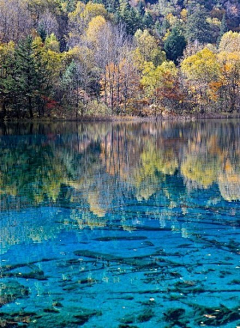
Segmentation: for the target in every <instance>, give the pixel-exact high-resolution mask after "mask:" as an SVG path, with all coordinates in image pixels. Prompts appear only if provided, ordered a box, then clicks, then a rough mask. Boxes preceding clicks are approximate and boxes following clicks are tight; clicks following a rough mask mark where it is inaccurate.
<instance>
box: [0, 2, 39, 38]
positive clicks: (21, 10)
mask: <svg viewBox="0 0 240 328" xmlns="http://www.w3.org/2000/svg"><path fill="white" fill-rule="evenodd" d="M32 27H33V21H32V18H31V15H30V12H29V10H28V0H0V41H1V42H9V41H14V42H18V41H19V40H20V39H21V38H23V37H25V36H26V35H28V34H29V33H30V30H31V28H32Z"/></svg>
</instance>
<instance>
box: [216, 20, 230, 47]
mask: <svg viewBox="0 0 240 328" xmlns="http://www.w3.org/2000/svg"><path fill="white" fill-rule="evenodd" d="M227 31H228V27H227V22H226V15H225V14H224V15H223V18H222V21H221V26H220V31H219V36H218V38H217V44H218V45H219V43H220V41H221V38H222V36H223V34H225V33H226V32H227Z"/></svg>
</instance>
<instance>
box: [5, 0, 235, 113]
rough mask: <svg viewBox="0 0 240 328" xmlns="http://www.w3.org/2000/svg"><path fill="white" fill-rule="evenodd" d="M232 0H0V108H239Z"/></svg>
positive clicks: (83, 110) (46, 110)
mask: <svg viewBox="0 0 240 328" xmlns="http://www.w3.org/2000/svg"><path fill="white" fill-rule="evenodd" d="M239 13H240V5H239V2H238V1H237V0H232V1H225V0H211V1H201V0H198V1H194V0H193V1H187V0H181V1H180V0H170V1H166V0H158V1H155V0H149V1H148V2H143V1H141V0H140V1H139V0H135V1H131V2H128V1H126V0H120V1H119V0H96V1H88V2H87V1H84V2H82V1H77V0H71V1H66V0H8V1H7V0H0V106H1V111H0V113H1V117H6V116H7V117H18V118H20V117H31V118H32V117H35V116H44V115H45V116H59V117H76V118H78V117H80V116H82V115H112V114H114V115H116V114H122V115H141V116H144V115H161V114H162V113H163V112H164V111H166V110H167V111H171V112H179V113H182V112H183V111H187V112H199V111H200V112H210V111H211V112H222V111H226V112H234V111H238V110H239V109H240V107H239V104H240V99H239V98H240V97H239V94H240V77H239V75H240V52H239V50H240V33H239V23H240V19H239V17H240V15H239Z"/></svg>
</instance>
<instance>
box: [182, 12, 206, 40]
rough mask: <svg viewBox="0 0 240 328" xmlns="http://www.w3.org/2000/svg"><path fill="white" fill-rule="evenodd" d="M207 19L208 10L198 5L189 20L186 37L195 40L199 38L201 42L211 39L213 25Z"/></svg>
mask: <svg viewBox="0 0 240 328" xmlns="http://www.w3.org/2000/svg"><path fill="white" fill-rule="evenodd" d="M206 19H207V13H206V10H205V9H204V8H202V7H200V6H197V7H196V9H195V11H194V12H193V13H192V14H191V15H190V16H189V17H188V20H187V26H186V38H187V40H188V41H190V42H194V41H196V40H197V41H198V42H200V43H207V42H210V41H211V27H210V24H209V23H208V22H207V20H206Z"/></svg>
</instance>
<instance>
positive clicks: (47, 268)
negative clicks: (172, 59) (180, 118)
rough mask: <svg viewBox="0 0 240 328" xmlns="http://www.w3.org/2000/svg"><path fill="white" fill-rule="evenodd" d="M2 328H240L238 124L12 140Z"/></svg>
mask: <svg viewBox="0 0 240 328" xmlns="http://www.w3.org/2000/svg"><path fill="white" fill-rule="evenodd" d="M0 206H1V212H0V238H1V246H0V260H1V262H0V264H1V271H0V278H1V279H0V327H67V328H71V327H86V328H93V327H96V328H103V327H104V328H105V327H110V328H127V327H132V328H133V327H139V328H140V327H144V328H150V327H151V328H152V327H160V328H161V327H162V328H170V327H184V328H193V327H224V328H232V327H238V326H240V299H239V295H240V293H239V292H240V229H239V227H240V128H239V122H224V121H219V122H194V123H181V124H180V123H170V122H164V123H142V124H130V123H129V124H116V123H115V124H110V123H106V124H105V123H98V124H87V123H85V124H75V123H65V124H60V123H59V124H49V125H47V124H45V125H38V124H35V125H30V124H29V125H27V124H26V125H14V124H12V125H11V124H9V125H2V126H0Z"/></svg>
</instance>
